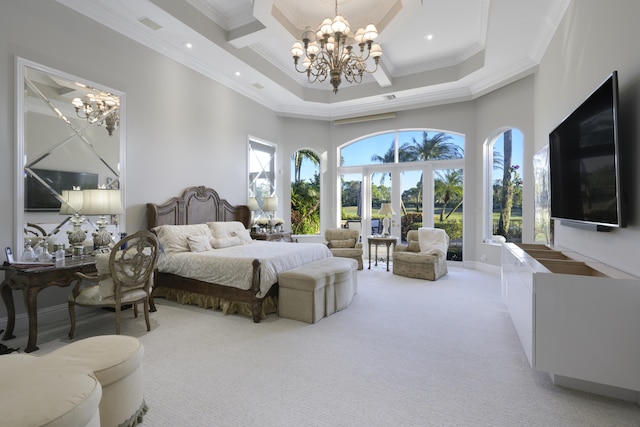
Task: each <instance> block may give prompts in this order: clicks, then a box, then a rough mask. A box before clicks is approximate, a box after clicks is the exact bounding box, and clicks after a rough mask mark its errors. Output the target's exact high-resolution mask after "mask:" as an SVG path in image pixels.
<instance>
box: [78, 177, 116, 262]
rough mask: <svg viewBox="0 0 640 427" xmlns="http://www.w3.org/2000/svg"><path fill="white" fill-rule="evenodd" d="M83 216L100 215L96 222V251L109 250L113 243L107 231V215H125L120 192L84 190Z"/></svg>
mask: <svg viewBox="0 0 640 427" xmlns="http://www.w3.org/2000/svg"><path fill="white" fill-rule="evenodd" d="M82 193H83V195H82V197H83V202H82V209H80V212H79V213H80V214H82V215H99V216H100V219H99V220H98V221H96V225H97V226H98V231H97V232H95V233H93V243H94V246H95V248H96V249H100V248H107V247H109V245H110V244H111V243H112V242H113V238H112V236H111V233H109V231H108V230H107V225H108V224H109V221H108V220H107V219H106V216H107V215H121V214H123V213H124V209H123V208H122V199H121V195H120V190H105V189H92V190H82Z"/></svg>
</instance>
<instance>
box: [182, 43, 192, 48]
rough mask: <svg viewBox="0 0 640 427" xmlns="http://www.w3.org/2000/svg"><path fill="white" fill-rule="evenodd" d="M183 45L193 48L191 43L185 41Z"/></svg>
mask: <svg viewBox="0 0 640 427" xmlns="http://www.w3.org/2000/svg"><path fill="white" fill-rule="evenodd" d="M184 47H186V48H187V49H191V48H193V45H192V44H191V43H189V42H185V43H184Z"/></svg>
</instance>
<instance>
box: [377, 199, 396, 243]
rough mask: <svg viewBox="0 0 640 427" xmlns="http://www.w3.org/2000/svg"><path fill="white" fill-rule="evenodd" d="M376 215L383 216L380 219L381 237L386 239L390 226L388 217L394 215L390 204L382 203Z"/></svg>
mask: <svg viewBox="0 0 640 427" xmlns="http://www.w3.org/2000/svg"><path fill="white" fill-rule="evenodd" d="M378 215H383V216H384V218H383V219H382V235H383V236H385V237H386V236H388V235H389V226H390V225H391V220H390V219H389V216H388V215H395V212H394V211H393V208H392V207H391V203H383V204H382V206H380V210H379V211H378Z"/></svg>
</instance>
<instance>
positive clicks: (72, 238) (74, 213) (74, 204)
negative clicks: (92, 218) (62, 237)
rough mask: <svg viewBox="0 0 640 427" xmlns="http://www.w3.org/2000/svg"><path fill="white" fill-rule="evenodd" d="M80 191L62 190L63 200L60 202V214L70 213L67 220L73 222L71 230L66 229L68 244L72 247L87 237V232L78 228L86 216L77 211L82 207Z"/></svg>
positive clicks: (80, 243) (80, 244)
mask: <svg viewBox="0 0 640 427" xmlns="http://www.w3.org/2000/svg"><path fill="white" fill-rule="evenodd" d="M82 194H83V193H82V191H80V190H76V189H74V190H62V199H63V202H62V203H61V204H60V212H59V213H60V215H71V218H70V219H69V221H70V222H71V224H73V230H69V231H67V236H68V239H69V245H71V246H72V247H77V246H80V247H81V246H82V242H84V241H85V239H86V237H87V232H86V231H85V230H83V229H82V228H80V227H81V226H82V224H84V223H85V221H86V218H85V217H83V216H82V215H80V214H79V213H78V212H79V211H80V209H82V200H83V196H82Z"/></svg>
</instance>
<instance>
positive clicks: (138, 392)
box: [43, 335, 147, 427]
mask: <svg viewBox="0 0 640 427" xmlns="http://www.w3.org/2000/svg"><path fill="white" fill-rule="evenodd" d="M143 355H144V347H143V346H142V343H141V342H140V340H139V339H137V338H134V337H129V336H125V335H102V336H96V337H91V338H86V339H83V340H80V341H76V342H73V343H71V344H67V345H66V346H64V347H61V348H59V349H57V350H54V351H52V352H51V353H49V354H47V355H45V356H43V357H47V358H50V359H52V360H58V361H60V362H61V363H64V364H65V365H67V366H75V367H77V368H78V369H83V368H84V369H88V371H89V372H93V373H94V375H95V377H96V379H97V380H98V381H99V382H100V385H101V386H102V399H101V400H100V425H101V426H102V427H111V426H135V425H136V424H137V423H140V422H142V417H143V415H144V414H145V413H146V412H147V405H146V403H145V401H144V395H143V381H142V357H143Z"/></svg>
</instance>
